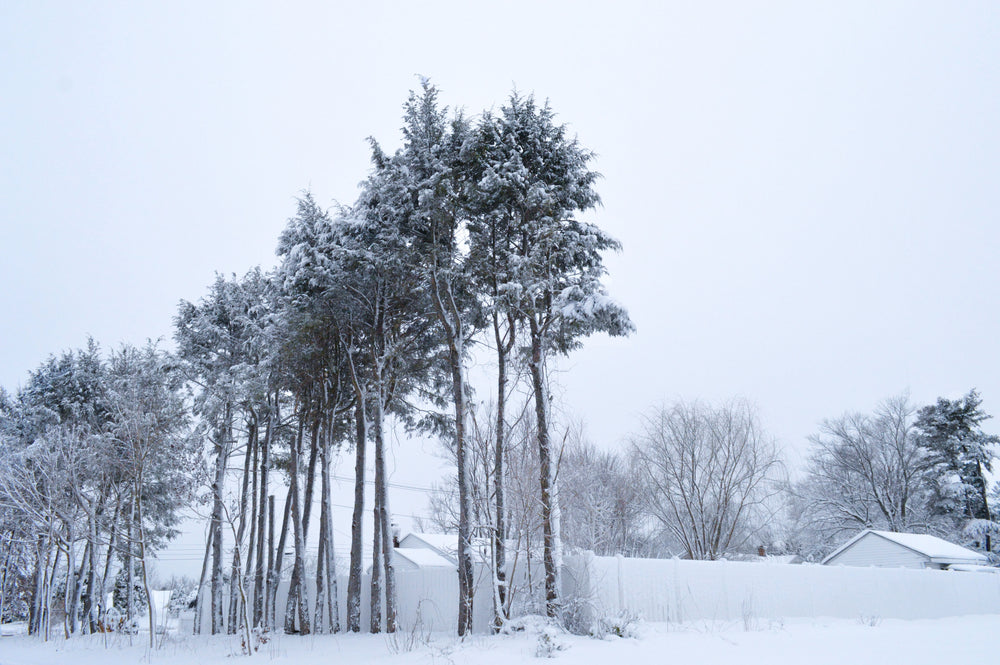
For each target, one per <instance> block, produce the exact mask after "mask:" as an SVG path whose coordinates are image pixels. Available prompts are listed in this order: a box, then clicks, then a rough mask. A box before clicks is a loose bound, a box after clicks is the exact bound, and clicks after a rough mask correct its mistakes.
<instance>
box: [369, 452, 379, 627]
mask: <svg viewBox="0 0 1000 665" xmlns="http://www.w3.org/2000/svg"><path fill="white" fill-rule="evenodd" d="M375 486H376V487H378V469H377V468H376V469H375ZM378 500H379V496H378V492H375V510H374V515H373V516H372V518H373V523H374V527H375V528H374V529H372V577H371V594H369V600H370V608H371V609H370V611H369V613H368V614H369V619H370V621H369V624H368V630H369V632H372V633H380V632H382V529H380V528H379V503H378Z"/></svg>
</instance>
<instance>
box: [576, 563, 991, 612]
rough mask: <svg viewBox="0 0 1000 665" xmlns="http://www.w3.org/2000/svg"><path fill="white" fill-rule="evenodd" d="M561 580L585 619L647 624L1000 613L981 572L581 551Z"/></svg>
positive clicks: (989, 585)
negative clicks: (624, 618)
mask: <svg viewBox="0 0 1000 665" xmlns="http://www.w3.org/2000/svg"><path fill="white" fill-rule="evenodd" d="M563 581H564V585H563V586H564V589H565V590H566V595H567V597H568V598H576V599H577V601H576V602H577V603H578V605H579V606H580V610H581V611H582V612H583V613H584V615H585V617H584V620H585V621H587V620H589V621H592V620H593V619H595V618H598V617H600V616H606V615H610V614H614V613H617V612H620V611H622V610H628V611H630V612H633V613H635V614H638V615H640V616H641V617H642V618H644V619H646V620H647V621H691V620H723V621H729V620H737V619H747V618H769V619H777V618H784V617H843V618H859V617H880V618H896V619H923V618H937V617H944V616H958V615H964V614H996V613H1000V575H996V574H990V573H983V572H957V571H940V570H915V569H908V568H858V567H848V566H820V565H809V564H803V565H789V564H778V563H767V562H760V563H749V562H735V561H686V560H684V561H682V560H679V559H626V558H623V557H598V556H594V555H593V554H591V553H589V552H585V553H583V554H580V555H576V556H572V557H568V558H567V560H566V562H565V566H564V569H563Z"/></svg>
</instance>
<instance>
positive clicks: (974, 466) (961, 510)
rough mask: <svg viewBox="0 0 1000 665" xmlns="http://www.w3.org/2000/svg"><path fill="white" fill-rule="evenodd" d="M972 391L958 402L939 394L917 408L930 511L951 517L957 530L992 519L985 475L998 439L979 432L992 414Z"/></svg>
mask: <svg viewBox="0 0 1000 665" xmlns="http://www.w3.org/2000/svg"><path fill="white" fill-rule="evenodd" d="M981 405H982V398H981V397H980V396H979V393H978V392H977V391H976V390H970V391H969V393H968V394H967V395H965V396H964V397H962V398H960V399H957V400H949V399H945V398H943V397H939V398H938V400H937V402H936V403H935V404H931V405H929V406H925V407H923V408H922V409H920V410H919V411H918V412H917V420H916V423H915V427H916V431H917V439H916V440H917V443H918V445H919V446H920V447H921V449H922V450H923V451H924V469H925V472H926V474H927V475H926V479H927V482H928V483H929V485H930V486H931V488H932V494H931V499H930V508H931V511H932V512H933V513H934V514H936V515H941V516H945V517H947V518H949V519H950V520H951V521H952V522H953V523H954V525H955V528H956V529H957V530H959V531H960V530H962V529H963V528H964V522H966V521H969V520H986V521H990V520H992V519H993V517H992V511H991V510H990V506H989V500H988V494H987V490H988V480H987V478H988V475H987V474H989V473H990V471H991V470H992V468H993V459H994V456H995V455H996V452H997V448H996V446H997V443H998V442H1000V437H997V436H995V435H992V434H986V433H985V432H983V430H982V427H981V423H982V422H983V421H985V420H987V419H988V418H989V417H990V416H989V415H987V414H986V412H985V411H983V409H982V408H981Z"/></svg>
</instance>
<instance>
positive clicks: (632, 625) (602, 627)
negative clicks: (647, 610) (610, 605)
mask: <svg viewBox="0 0 1000 665" xmlns="http://www.w3.org/2000/svg"><path fill="white" fill-rule="evenodd" d="M641 623H642V619H641V618H640V617H639V615H638V614H636V613H635V612H632V611H631V610H621V611H620V612H615V613H614V614H604V615H601V616H599V617H598V618H597V620H596V621H594V625H593V626H592V627H591V629H590V635H591V636H592V637H596V638H598V639H605V638H607V637H622V638H636V637H638V636H639V626H640V624H641Z"/></svg>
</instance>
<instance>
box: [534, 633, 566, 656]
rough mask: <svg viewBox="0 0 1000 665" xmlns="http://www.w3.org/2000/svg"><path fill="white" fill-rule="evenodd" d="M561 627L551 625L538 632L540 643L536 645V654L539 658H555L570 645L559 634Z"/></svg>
mask: <svg viewBox="0 0 1000 665" xmlns="http://www.w3.org/2000/svg"><path fill="white" fill-rule="evenodd" d="M559 632H560V631H559V629H558V628H556V627H555V626H552V625H549V626H545V628H543V629H542V632H540V633H538V643H537V645H536V646H535V656H536V657H538V658H555V657H556V654H557V653H558V652H560V651H563V650H565V649H566V648H567V647H568V646H569V645H568V644H566V642H564V641H563V640H562V639H561V637H560V634H559Z"/></svg>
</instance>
